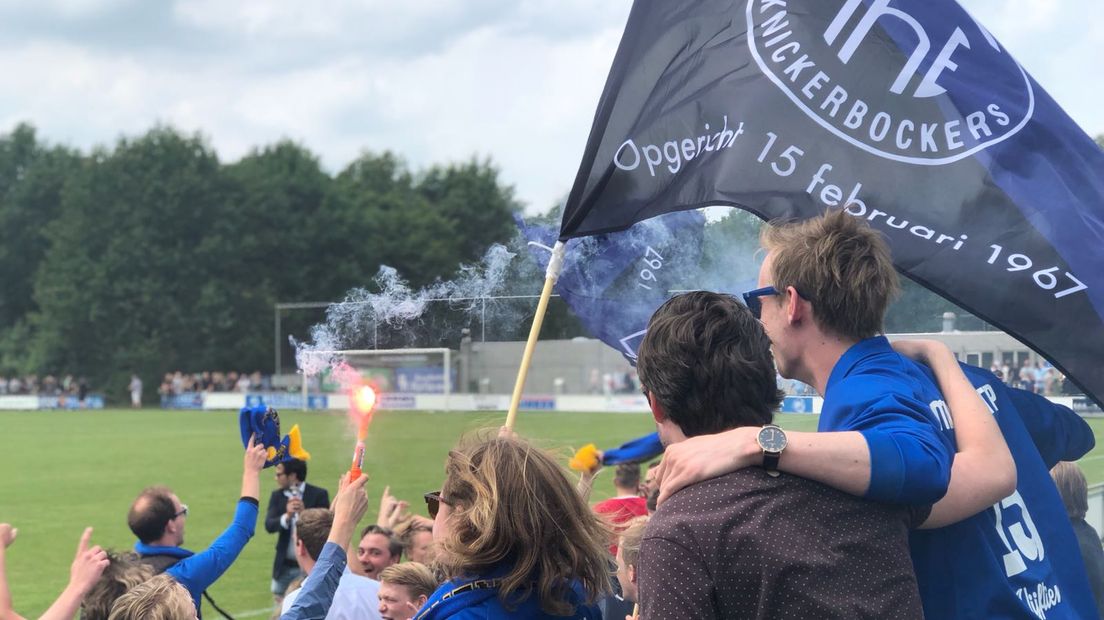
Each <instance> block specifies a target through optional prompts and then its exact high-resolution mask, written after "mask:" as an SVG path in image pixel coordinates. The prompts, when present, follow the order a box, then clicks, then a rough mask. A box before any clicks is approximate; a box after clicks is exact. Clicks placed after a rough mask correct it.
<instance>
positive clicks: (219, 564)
mask: <svg viewBox="0 0 1104 620" xmlns="http://www.w3.org/2000/svg"><path fill="white" fill-rule="evenodd" d="M264 462H265V447H264V446H263V445H257V444H254V443H253V438H250V440H249V445H248V446H247V447H246V450H245V456H244V458H243V463H242V486H241V498H240V499H239V500H238V505H237V509H236V510H235V512H234V520H233V521H232V522H231V523H230V525H229V526H228V527H227V528H226V530H224V531H223V532H222V534H220V535H219V537H218V538H216V539H215V541H214V542H213V543H211V546H210V547H207V549H205V550H204V551H202V552H200V553H197V554H195V555H193V556H191V557H188V558H184V559H183V560H181V561H180V562H178V563H176V564H175V565H173V566H172V567H170V568H169V569H168V570H167V571H165V572H167V573H169V574H170V575H172V576H173V578H174V579H176V580H177V581H178V582H180V583H181V584H183V585H184V587H186V588H187V589H188V591H189V592H191V593H193V595H194V596H198V595H199V594H198V593H200V592H202V591H204V590H206V589H207V587H208V586H210V585H211V584H212V583H214V582H215V581H217V580H218V578H219V577H221V576H222V574H223V573H225V572H226V570H227V569H228V568H230V565H231V564H233V563H234V560H236V559H237V558H238V555H239V554H241V551H242V549H244V548H245V545H246V543H248V542H249V539H251V538H253V534H254V532H255V531H256V528H257V515H258V513H259V510H260V509H259V503H258V500H257V497H258V495H259V494H260V489H261V482H260V476H261V469H263V468H264Z"/></svg>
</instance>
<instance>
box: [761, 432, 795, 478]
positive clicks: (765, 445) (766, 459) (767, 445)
mask: <svg viewBox="0 0 1104 620" xmlns="http://www.w3.org/2000/svg"><path fill="white" fill-rule="evenodd" d="M755 441H757V442H758V443H759V447H760V448H762V449H763V469H765V470H767V473H768V474H770V475H771V476H777V475H778V459H779V457H781V456H782V451H783V450H785V449H786V443H787V441H786V433H785V432H784V431H783V430H782V428H781V427H779V426H778V425H776V424H767V425H766V426H764V427H763V428H761V429H759V434H758V435H756V436H755Z"/></svg>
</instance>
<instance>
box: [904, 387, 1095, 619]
mask: <svg viewBox="0 0 1104 620" xmlns="http://www.w3.org/2000/svg"><path fill="white" fill-rule="evenodd" d="M962 368H963V370H964V371H965V373H966V376H967V377H969V379H970V381H971V383H973V384H974V387H976V388H977V391H978V394H980V395H981V397H982V399H983V400H984V401H985V403H986V404H987V405H988V406H989V409H990V411H992V412H993V415H994V416H995V417H996V419H997V424H998V425H999V426H1000V429H1001V432H1002V433H1003V434H1004V439H1005V442H1007V444H1008V448H1009V450H1010V451H1011V452H1012V458H1013V460H1014V461H1015V462H1016V472H1017V483H1016V491H1015V492H1014V493H1012V495H1009V496H1008V497H1006V498H1004V499H1003V500H1001V501H1000V502H998V503H997V504H995V505H993V506H992V507H991V508H989V509H987V510H984V511H982V512H980V513H978V514H976V515H974V516H973V517H970V518H969V519H966V520H965V521H960V522H958V523H955V524H954V525H950V526H948V527H944V528H940V529H936V530H916V531H914V532H913V533H912V536H911V540H910V547H911V549H912V560H913V565H914V566H915V567H916V578H917V581H918V582H919V584H920V596H921V599H922V600H923V603H924V615H925V617H927V618H939V619H945V618H986V619H989V618H1044V619H1048V620H1055V619H1058V618H1097V617H1099V616H1098V614H1097V610H1096V603H1095V602H1094V601H1093V598H1092V591H1091V590H1090V589H1089V583H1088V580H1087V578H1086V577H1085V566H1084V563H1083V561H1082V560H1081V552H1080V550H1079V547H1078V546H1077V539H1076V537H1075V535H1074V533H1073V527H1072V526H1071V525H1070V520H1069V517H1068V516H1067V515H1066V510H1065V507H1064V506H1063V505H1062V500H1061V498H1060V497H1059V496H1058V491H1057V490H1056V489H1055V487H1054V483H1053V482H1052V480H1051V478H1050V473H1049V470H1050V468H1051V467H1052V466H1053V465H1054V464H1055V463H1057V462H1058V461H1060V460H1076V459H1078V458H1080V457H1081V456H1082V455H1083V454H1085V453H1086V452H1088V451H1089V450H1091V449H1092V447H1093V445H1094V444H1095V439H1094V437H1093V434H1092V429H1090V428H1089V425H1088V424H1086V423H1085V421H1084V420H1082V419H1081V417H1080V416H1078V415H1077V414H1075V413H1074V412H1073V411H1071V410H1069V409H1068V408H1066V407H1062V406H1060V405H1056V404H1054V403H1051V402H1050V401H1049V400H1047V399H1045V398H1043V397H1041V396H1037V395H1035V394H1030V393H1027V392H1023V391H1022V390H1013V389H1010V388H1008V387H1006V386H1005V385H1004V384H1003V383H1001V382H1000V380H998V379H997V378H996V377H995V376H993V375H992V374H991V373H989V372H988V371H985V370H982V369H980V368H975V367H973V366H965V365H964V366H963V367H962ZM944 435H945V436H946V437H947V438H948V439H949V440H951V441H953V440H954V429H953V428H949V429H947V430H946V431H944Z"/></svg>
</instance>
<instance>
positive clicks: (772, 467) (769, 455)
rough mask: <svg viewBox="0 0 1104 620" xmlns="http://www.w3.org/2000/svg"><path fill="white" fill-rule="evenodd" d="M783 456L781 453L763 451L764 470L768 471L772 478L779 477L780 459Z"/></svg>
mask: <svg viewBox="0 0 1104 620" xmlns="http://www.w3.org/2000/svg"><path fill="white" fill-rule="evenodd" d="M781 456H782V453H781V452H767V451H765V450H764V451H763V469H765V470H767V473H768V474H770V475H771V476H777V475H778V459H779V458H780V457H781Z"/></svg>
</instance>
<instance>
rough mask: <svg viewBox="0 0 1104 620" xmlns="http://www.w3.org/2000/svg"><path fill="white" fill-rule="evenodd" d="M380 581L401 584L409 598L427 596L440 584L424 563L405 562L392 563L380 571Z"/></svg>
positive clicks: (395, 584)
mask: <svg viewBox="0 0 1104 620" xmlns="http://www.w3.org/2000/svg"><path fill="white" fill-rule="evenodd" d="M379 581H380V583H389V584H391V585H394V586H402V587H404V588H406V589H407V590H408V591H409V593H410V598H415V599H416V598H418V597H419V596H425V597H427V598H428V597H429V596H430V595H431V594H433V591H434V590H436V589H437V586H438V585H440V584H438V583H437V578H436V577H434V576H433V571H431V570H429V567H427V566H426V565H425V564H419V563H418V562H407V563H405V564H392V565H391V566H388V567H387V568H385V569H383V570H381V571H380V574H379Z"/></svg>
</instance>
